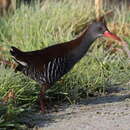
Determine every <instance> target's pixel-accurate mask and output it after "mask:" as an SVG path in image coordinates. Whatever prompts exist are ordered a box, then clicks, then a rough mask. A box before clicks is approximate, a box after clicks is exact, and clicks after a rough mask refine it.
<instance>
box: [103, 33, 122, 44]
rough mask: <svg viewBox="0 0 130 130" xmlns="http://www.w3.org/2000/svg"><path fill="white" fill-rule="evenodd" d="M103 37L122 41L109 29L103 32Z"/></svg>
mask: <svg viewBox="0 0 130 130" xmlns="http://www.w3.org/2000/svg"><path fill="white" fill-rule="evenodd" d="M103 36H104V37H109V38H112V39H114V40H117V41H120V42H121V41H122V40H121V38H119V37H118V36H116V35H115V34H113V33H111V32H109V31H105V32H104V34H103Z"/></svg>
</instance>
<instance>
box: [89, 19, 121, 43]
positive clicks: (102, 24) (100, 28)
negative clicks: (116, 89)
mask: <svg viewBox="0 0 130 130" xmlns="http://www.w3.org/2000/svg"><path fill="white" fill-rule="evenodd" d="M88 31H89V33H91V34H92V36H93V37H94V38H98V37H101V36H103V37H109V38H112V39H114V40H118V41H121V39H120V38H119V37H118V36H117V35H115V34H113V33H111V32H110V31H109V30H108V28H107V25H106V21H105V19H104V17H101V18H100V19H98V20H94V21H93V22H92V23H91V24H90V25H89V27H88Z"/></svg>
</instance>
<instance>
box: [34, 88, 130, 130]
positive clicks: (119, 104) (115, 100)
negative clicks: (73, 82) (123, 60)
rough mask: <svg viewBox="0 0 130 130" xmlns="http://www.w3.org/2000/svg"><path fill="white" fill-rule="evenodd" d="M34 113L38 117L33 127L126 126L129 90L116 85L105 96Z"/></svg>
mask: <svg viewBox="0 0 130 130" xmlns="http://www.w3.org/2000/svg"><path fill="white" fill-rule="evenodd" d="M36 117H37V118H39V117H40V118H41V119H40V120H39V121H38V122H36V124H35V125H36V126H37V128H36V127H35V128H33V130H130V90H128V89H125V90H123V89H121V88H120V89H119V88H118V89H117V88H116V89H115V90H114V91H113V90H112V92H111V93H109V94H108V95H107V96H101V97H96V98H90V99H86V100H84V101H82V102H80V103H79V104H78V105H71V106H68V105H63V106H61V108H60V109H59V111H58V112H53V113H51V114H46V115H41V114H39V115H36Z"/></svg>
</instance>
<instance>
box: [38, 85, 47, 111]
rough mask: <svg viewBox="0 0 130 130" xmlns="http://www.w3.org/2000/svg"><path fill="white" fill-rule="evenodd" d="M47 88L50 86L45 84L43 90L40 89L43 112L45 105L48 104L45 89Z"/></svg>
mask: <svg viewBox="0 0 130 130" xmlns="http://www.w3.org/2000/svg"><path fill="white" fill-rule="evenodd" d="M47 88H48V86H47V85H44V86H42V88H41V91H40V95H39V96H40V97H39V100H40V109H41V112H45V106H46V99H45V91H46V89H47Z"/></svg>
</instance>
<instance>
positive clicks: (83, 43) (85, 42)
mask: <svg viewBox="0 0 130 130" xmlns="http://www.w3.org/2000/svg"><path fill="white" fill-rule="evenodd" d="M76 40H77V42H76V41H75V42H74V43H73V46H75V47H74V49H73V51H72V53H73V56H74V57H75V62H77V61H79V60H80V59H81V58H82V57H83V56H84V55H85V54H86V52H87V51H88V49H89V48H90V46H91V45H92V43H93V42H94V41H95V40H96V38H94V37H93V35H92V34H91V33H89V31H85V32H84V33H83V34H82V35H81V36H80V37H79V38H77V39H76Z"/></svg>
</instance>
